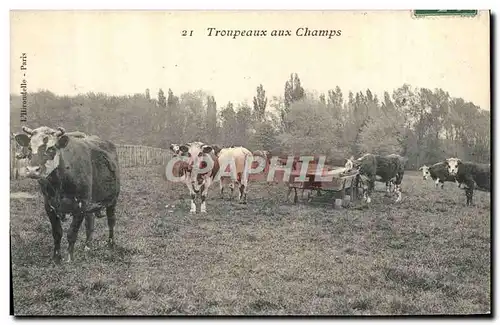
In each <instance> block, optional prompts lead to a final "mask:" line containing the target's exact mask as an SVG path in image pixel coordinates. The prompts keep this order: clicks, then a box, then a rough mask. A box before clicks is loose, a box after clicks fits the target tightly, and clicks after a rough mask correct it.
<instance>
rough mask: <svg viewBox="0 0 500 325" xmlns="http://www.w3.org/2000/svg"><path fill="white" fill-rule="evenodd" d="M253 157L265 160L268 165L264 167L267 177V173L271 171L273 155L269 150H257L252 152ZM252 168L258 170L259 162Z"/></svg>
mask: <svg viewBox="0 0 500 325" xmlns="http://www.w3.org/2000/svg"><path fill="white" fill-rule="evenodd" d="M252 156H253V157H262V158H264V160H265V162H266V165H265V166H264V170H263V173H264V174H266V175H267V172H268V171H269V167H270V163H271V153H270V152H269V151H267V150H256V151H254V152H252ZM253 165H254V166H252V168H254V169H255V168H257V165H258V164H257V162H255V163H254V164H253Z"/></svg>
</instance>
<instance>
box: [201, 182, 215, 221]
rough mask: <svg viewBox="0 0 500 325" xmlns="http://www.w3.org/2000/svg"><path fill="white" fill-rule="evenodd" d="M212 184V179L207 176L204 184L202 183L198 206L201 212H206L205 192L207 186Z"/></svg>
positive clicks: (206, 191)
mask: <svg viewBox="0 0 500 325" xmlns="http://www.w3.org/2000/svg"><path fill="white" fill-rule="evenodd" d="M211 184H212V179H211V178H210V177H208V178H207V179H206V180H205V184H203V186H202V189H201V206H200V212H201V213H207V202H206V200H207V193H208V188H209V187H210V185H211Z"/></svg>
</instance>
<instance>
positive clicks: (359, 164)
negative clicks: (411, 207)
mask: <svg viewBox="0 0 500 325" xmlns="http://www.w3.org/2000/svg"><path fill="white" fill-rule="evenodd" d="M406 161H407V159H406V158H405V157H402V156H400V155H396V154H391V155H387V156H381V155H374V154H370V153H369V154H365V155H364V156H362V157H360V158H358V159H356V160H354V158H353V157H351V158H350V159H348V160H347V163H346V165H345V168H346V170H347V171H349V170H350V169H352V168H356V169H358V170H359V173H360V175H361V176H362V179H363V178H364V179H366V180H367V183H368V189H367V191H366V192H365V193H364V194H365V199H366V202H367V203H370V202H371V194H372V192H373V190H374V189H375V181H380V182H384V183H385V186H386V191H387V192H388V193H389V192H391V185H392V183H394V185H395V188H394V190H395V192H396V194H397V198H396V202H399V201H401V182H402V181H403V176H404V169H405V165H406ZM377 176H379V177H380V179H377Z"/></svg>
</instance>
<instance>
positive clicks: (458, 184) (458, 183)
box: [455, 180, 462, 188]
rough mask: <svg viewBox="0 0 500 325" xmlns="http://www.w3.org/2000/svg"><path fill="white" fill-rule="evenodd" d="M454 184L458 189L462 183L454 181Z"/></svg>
mask: <svg viewBox="0 0 500 325" xmlns="http://www.w3.org/2000/svg"><path fill="white" fill-rule="evenodd" d="M455 183H456V184H457V186H458V188H460V186H462V183H460V182H459V181H457V180H455Z"/></svg>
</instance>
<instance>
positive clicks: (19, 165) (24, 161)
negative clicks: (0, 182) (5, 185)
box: [11, 133, 29, 179]
mask: <svg viewBox="0 0 500 325" xmlns="http://www.w3.org/2000/svg"><path fill="white" fill-rule="evenodd" d="M15 137H16V134H14V133H12V134H11V140H13V139H15ZM14 146H15V148H14V159H13V160H12V159H11V162H12V164H13V166H12V170H13V172H14V179H19V177H24V176H25V171H26V166H27V165H28V158H27V157H28V155H29V151H28V148H27V147H23V146H20V145H19V144H18V143H17V141H14Z"/></svg>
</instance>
